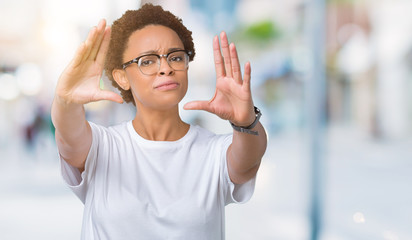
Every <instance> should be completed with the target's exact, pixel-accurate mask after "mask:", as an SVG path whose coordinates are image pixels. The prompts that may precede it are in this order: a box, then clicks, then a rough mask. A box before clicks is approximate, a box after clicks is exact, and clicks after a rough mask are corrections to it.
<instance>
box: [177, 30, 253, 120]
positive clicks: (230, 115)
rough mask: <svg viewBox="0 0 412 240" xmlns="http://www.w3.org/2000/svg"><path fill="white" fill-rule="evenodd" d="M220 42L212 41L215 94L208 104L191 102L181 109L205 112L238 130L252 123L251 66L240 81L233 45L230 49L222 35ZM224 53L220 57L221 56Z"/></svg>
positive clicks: (239, 69)
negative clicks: (236, 127) (231, 123)
mask: <svg viewBox="0 0 412 240" xmlns="http://www.w3.org/2000/svg"><path fill="white" fill-rule="evenodd" d="M220 40H221V44H222V52H221V50H220V45H219V39H218V37H217V36H215V37H214V39H213V56H214V62H215V68H216V90H215V95H214V97H213V98H212V99H211V100H209V101H193V102H189V103H186V104H185V106H184V109H187V110H205V111H208V112H210V113H213V114H216V115H217V116H219V117H220V118H222V119H225V120H229V121H231V122H233V123H234V124H236V125H238V126H248V125H250V124H251V123H252V122H253V121H254V119H255V114H254V108H253V100H252V94H251V90H250V72H251V68H250V63H249V62H248V63H246V64H245V70H244V75H243V78H242V73H241V68H240V64H239V58H238V55H237V51H236V47H235V45H234V44H233V43H231V44H230V45H229V43H228V40H227V36H226V33H225V32H222V33H221V34H220ZM222 53H223V56H222Z"/></svg>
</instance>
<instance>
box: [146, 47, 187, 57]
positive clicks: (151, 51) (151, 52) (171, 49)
mask: <svg viewBox="0 0 412 240" xmlns="http://www.w3.org/2000/svg"><path fill="white" fill-rule="evenodd" d="M177 50H185V49H183V48H169V49H168V51H167V53H170V52H173V51H177ZM158 53H159V52H157V51H155V50H150V51H146V52H142V53H141V54H139V55H140V56H143V55H147V54H158ZM167 53H166V54H167Z"/></svg>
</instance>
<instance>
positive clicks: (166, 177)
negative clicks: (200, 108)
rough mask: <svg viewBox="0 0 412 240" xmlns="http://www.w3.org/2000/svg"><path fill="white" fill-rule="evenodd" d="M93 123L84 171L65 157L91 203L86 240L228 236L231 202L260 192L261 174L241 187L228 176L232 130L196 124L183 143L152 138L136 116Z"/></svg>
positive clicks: (66, 169) (73, 181) (72, 179)
mask: <svg viewBox="0 0 412 240" xmlns="http://www.w3.org/2000/svg"><path fill="white" fill-rule="evenodd" d="M90 126H91V128H92V134H93V140H92V145H91V148H90V152H89V154H88V157H87V160H86V166H85V171H84V172H83V173H82V174H81V175H80V172H79V171H78V170H77V169H76V168H74V167H72V166H71V165H69V164H67V163H66V162H65V161H64V160H61V167H62V175H63V178H64V180H65V181H66V182H67V184H68V185H69V186H70V188H71V189H72V190H73V192H74V193H75V194H76V195H77V196H78V197H79V199H80V200H81V201H82V202H83V203H84V214H83V227H82V239H87V240H91V239H115V240H116V239H122V240H126V239H145V240H146V239H147V240H157V239H162V240H163V239H170V240H171V239H176V240H177V239H179V240H184V239H187V240H189V239H190V240H192V239H197V240H202V239H205V240H206V239H207V240H219V239H224V238H225V232H224V221H225V211H224V207H225V205H227V204H229V203H233V202H235V203H243V202H246V201H248V200H249V199H250V198H251V196H252V194H253V191H254V186H255V178H253V179H251V180H250V181H248V182H247V183H245V184H242V185H236V184H233V183H232V182H231V180H230V178H229V174H228V171H227V164H226V151H227V148H228V147H229V145H230V144H231V142H232V135H231V134H228V135H216V134H213V133H211V132H209V131H207V130H205V129H203V128H201V127H198V126H193V125H191V126H190V129H189V131H188V133H187V134H186V135H185V136H184V137H182V138H181V139H179V140H177V141H150V140H146V139H144V138H142V137H141V136H139V135H138V134H137V132H136V131H135V130H134V128H133V125H132V122H131V121H129V122H125V123H122V124H119V125H116V126H113V127H109V128H105V127H102V126H99V125H96V124H93V123H90Z"/></svg>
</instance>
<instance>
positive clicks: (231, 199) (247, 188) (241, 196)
mask: <svg viewBox="0 0 412 240" xmlns="http://www.w3.org/2000/svg"><path fill="white" fill-rule="evenodd" d="M232 137H233V135H226V136H225V137H224V138H223V139H222V151H221V156H220V160H221V162H220V164H221V169H222V171H221V174H222V176H221V177H222V181H223V183H222V185H223V187H224V192H225V205H228V204H230V203H246V202H247V201H249V200H250V198H252V196H253V192H254V191H255V182H256V176H254V177H253V178H252V179H250V180H249V181H247V182H246V183H243V184H235V183H233V182H232V180H231V179H230V177H229V171H228V166H227V157H226V156H227V150H228V148H229V146H230V144H232Z"/></svg>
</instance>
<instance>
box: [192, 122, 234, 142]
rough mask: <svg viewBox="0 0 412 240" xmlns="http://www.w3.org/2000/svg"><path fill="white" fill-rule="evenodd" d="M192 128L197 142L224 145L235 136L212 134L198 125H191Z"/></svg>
mask: <svg viewBox="0 0 412 240" xmlns="http://www.w3.org/2000/svg"><path fill="white" fill-rule="evenodd" d="M191 128H193V130H194V131H193V132H195V134H196V140H197V141H202V142H203V141H206V142H208V143H218V144H220V143H221V144H223V143H224V142H226V141H230V142H231V140H232V135H233V134H231V133H230V134H216V133H214V132H211V131H210V130H208V129H205V128H203V127H200V126H197V125H191Z"/></svg>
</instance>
